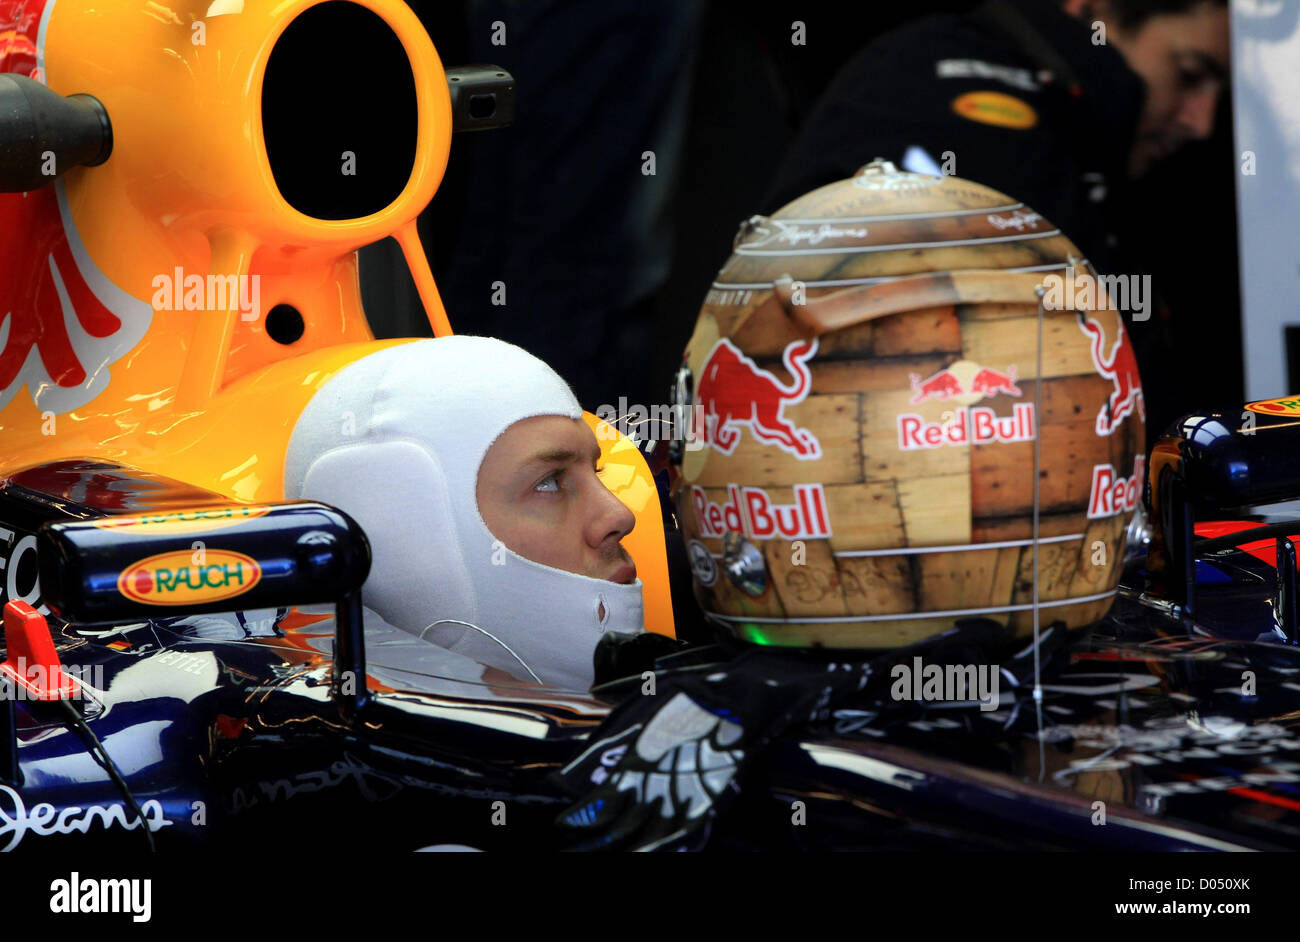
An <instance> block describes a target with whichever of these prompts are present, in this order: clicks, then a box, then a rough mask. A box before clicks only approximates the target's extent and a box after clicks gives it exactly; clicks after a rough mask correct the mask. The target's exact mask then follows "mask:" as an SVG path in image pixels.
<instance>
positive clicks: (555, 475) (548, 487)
mask: <svg viewBox="0 0 1300 942" xmlns="http://www.w3.org/2000/svg"><path fill="white" fill-rule="evenodd" d="M563 473H564V472H563V471H552V472H551V473H550V474H548V475H547V476H546V477H544V478H542V479H541V480H540V481H538V482H537V484H536V485H535V486H534V487H533V490H535V491H541V492H542V493H545V494H556V493H559V490H560V475H562V474H563Z"/></svg>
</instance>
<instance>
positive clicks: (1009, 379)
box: [970, 363, 1020, 396]
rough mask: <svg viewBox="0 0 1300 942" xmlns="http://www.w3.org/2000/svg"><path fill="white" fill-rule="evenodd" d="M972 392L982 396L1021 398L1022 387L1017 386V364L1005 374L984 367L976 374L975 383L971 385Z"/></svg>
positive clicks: (1008, 368) (1010, 367)
mask: <svg viewBox="0 0 1300 942" xmlns="http://www.w3.org/2000/svg"><path fill="white" fill-rule="evenodd" d="M970 391H971V392H973V393H978V394H979V395H981V396H996V395H997V394H998V393H1003V394H1005V395H1008V396H1019V395H1020V387H1019V386H1017V385H1016V366H1015V364H1014V363H1013V364H1012V365H1011V366H1009V367H1007V371H1006V372H1005V373H1002V372H999V371H998V370H993V369H989V368H988V367H987V366H985V367H982V368H981V369H980V371H979V372H978V373H976V374H975V381H974V382H973V383H971V388H970Z"/></svg>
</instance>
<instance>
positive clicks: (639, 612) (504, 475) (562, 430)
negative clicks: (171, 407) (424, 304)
mask: <svg viewBox="0 0 1300 942" xmlns="http://www.w3.org/2000/svg"><path fill="white" fill-rule="evenodd" d="M599 457H600V449H599V446H598V444H597V442H596V438H595V435H594V434H593V433H592V431H591V429H590V428H589V427H588V426H587V424H586V423H585V422H584V421H583V419H582V409H581V407H580V406H579V404H578V401H577V399H576V398H575V397H574V395H573V392H572V391H571V390H570V389H569V387H568V385H567V384H566V383H565V382H564V380H563V379H561V378H560V376H559V375H558V374H556V372H555V371H554V370H552V369H551V368H550V367H549V366H547V365H546V364H545V363H543V362H542V361H541V360H539V359H537V358H536V357H534V356H533V355H532V354H530V353H527V352H526V351H524V350H522V349H520V348H519V347H515V346H513V345H511V344H508V343H505V342H503V341H499V340H493V339H490V338H486V337H469V336H454V337H445V338H439V339H432V340H421V341H416V342H413V343H407V344H401V345H399V346H395V347H389V348H387V349H385V350H382V351H380V352H378V353H374V354H371V355H370V356H367V357H363V358H362V359H360V360H358V361H357V362H356V363H353V364H351V365H350V366H348V367H347V368H345V369H344V370H342V371H341V372H340V373H339V374H338V375H337V376H335V377H333V378H331V379H330V380H329V381H328V382H327V383H326V384H325V385H324V386H323V387H322V388H321V389H320V390H319V391H318V392H317V393H316V395H315V396H314V397H313V399H312V401H311V402H310V403H309V404H308V406H307V408H306V409H305V410H304V411H303V413H302V415H301V416H300V417H299V419H298V422H297V424H296V426H295V428H294V431H293V436H292V438H291V440H290V443H289V450H288V455H287V457H286V460H285V496H286V497H288V498H291V499H295V498H305V499H311V500H320V501H324V502H326V503H329V504H332V505H334V506H336V507H338V508H339V509H341V510H343V511H344V512H346V513H348V514H349V515H351V516H352V517H353V518H354V519H355V520H356V521H357V522H358V523H359V524H360V525H361V526H362V528H363V529H364V530H365V532H366V535H367V536H368V537H369V539H370V543H371V549H372V557H373V564H372V566H371V571H370V576H369V578H368V579H367V581H366V583H365V586H364V588H363V590H362V593H363V598H364V600H365V604H366V606H367V608H368V609H371V610H373V614H374V615H377V616H378V619H372V613H371V612H368V613H367V624H366V630H367V646H368V647H370V646H371V645H372V644H373V642H374V639H375V637H378V636H380V634H381V633H382V632H384V631H385V630H386V629H387V628H388V626H395V627H396V629H398V630H400V632H405V633H407V635H408V640H409V636H410V635H414V636H416V637H418V638H421V639H423V640H424V641H426V642H433V643H434V644H436V645H438V646H440V647H441V648H443V649H447V650H450V651H452V652H455V653H457V654H461V655H465V656H467V657H469V658H472V659H473V660H475V661H477V662H479V663H481V664H484V665H487V666H489V667H493V668H497V669H499V670H502V671H505V672H506V673H508V674H510V675H512V676H513V677H515V678H517V679H519V680H522V681H533V682H537V683H542V684H546V685H548V686H552V687H558V688H562V689H566V690H581V691H585V690H587V689H589V688H590V686H591V684H592V682H593V679H594V670H593V663H592V658H593V652H594V651H595V647H596V643H597V642H598V641H599V640H600V638H601V637H602V635H603V634H604V633H605V632H607V631H619V632H624V633H638V632H641V631H643V630H644V616H643V608H642V599H641V581H640V580H639V579H638V578H637V576H636V568H635V566H634V565H633V563H632V560H631V558H630V556H629V555H628V554H627V552H626V551H625V550H624V549H623V547H622V545H621V541H622V539H623V537H624V536H626V535H627V534H628V533H629V532H631V530H632V527H633V525H634V522H635V517H634V515H633V514H632V512H631V511H630V510H629V509H627V508H626V507H625V506H624V505H623V504H622V503H621V502H620V501H619V500H618V498H617V497H615V496H614V495H613V494H612V493H611V492H610V491H609V489H608V488H606V487H605V485H604V484H603V483H602V482H601V480H600V476H599V475H600V468H599ZM372 620H374V621H376V624H375V625H374V626H372ZM380 620H382V621H380Z"/></svg>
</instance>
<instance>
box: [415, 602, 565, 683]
mask: <svg viewBox="0 0 1300 942" xmlns="http://www.w3.org/2000/svg"><path fill="white" fill-rule="evenodd" d="M438 625H464V626H465V627H466V628H473V629H474V630H475V631H477V632H480V633H481V634H485V635H487V636H488V637H489V638H491V639H492V640H493V641H495V642H496V643H497V644H499V645H501V647H503V648H505V649H506V651H508V652H509V654H510V656H511V657H513V658H514V659H515V660H516V661H518V662H519V663H520V664H521V665H522V666H523V668H524V670H526V671H528V673H529V674H530V675H531V676H532V678H533V680H535V681H537V683H538V684H541V685H542V686H545V684H542V678H540V677H538V676H537V675H536V674H534V673H533V669H532V668H531V667H529V666H528V662H527V661H525V660H524V659H523V658H522V657H520V656H519V655H518V654H516V653H515V652H514V651H513V650H511V648H510V645H508V644H506V643H505V642H504V641H502V640H501V639H500V638H498V637H497V636H496V635H494V634H492V632H490V631H488V630H487V629H486V628H480V627H479V626H478V625H471V624H470V623H469V622H467V621H460V620H459V619H456V618H439V619H438V620H437V621H435V622H433V623H432V624H429V625H425V626H424V627H423V628H421V629H420V640H421V641H423V640H424V633H425V632H426V631H428V630H429V629H430V628H434V627H436V626H438ZM429 643H430V644H433V643H434V642H432V641H430V642H429Z"/></svg>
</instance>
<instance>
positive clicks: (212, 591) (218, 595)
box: [117, 549, 262, 605]
mask: <svg viewBox="0 0 1300 942" xmlns="http://www.w3.org/2000/svg"><path fill="white" fill-rule="evenodd" d="M205 557H206V558H205V560H204V562H203V564H202V565H195V564H194V554H193V553H191V552H190V551H189V550H177V551H173V552H170V553H159V554H158V555H157V556H150V557H148V558H147V559H142V560H140V561H139V562H137V563H134V564H132V565H131V566H128V567H127V569H126V570H125V571H124V572H123V573H122V574H121V575H120V576H118V578H117V589H118V591H119V592H121V593H122V594H123V595H124V596H126V597H127V598H129V599H132V600H134V601H136V602H144V603H145V604H146V605H194V604H201V603H204V602H216V601H219V600H221V599H228V598H232V597H234V596H236V595H242V594H243V593H245V592H247V591H248V590H249V589H251V588H253V586H255V585H257V583H258V582H260V581H261V579H262V567H261V566H259V565H258V564H257V561H256V560H254V559H251V558H250V557H248V556H245V555H244V554H243V553H233V552H230V551H229V550H213V549H210V550H207V552H206V554H205Z"/></svg>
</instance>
